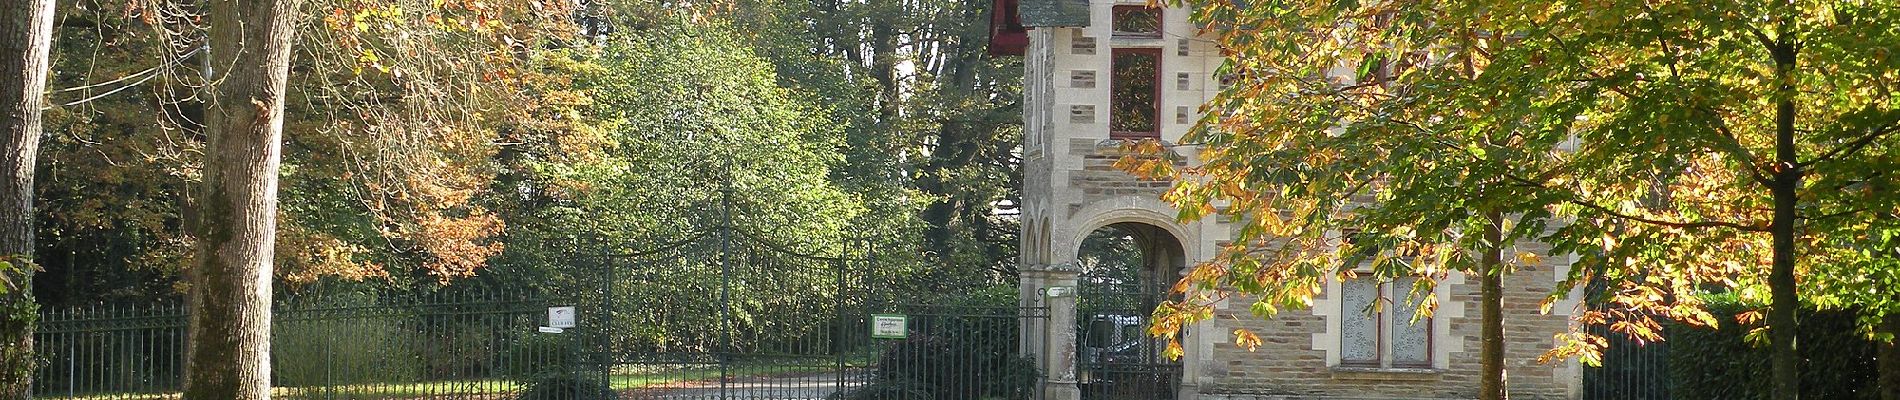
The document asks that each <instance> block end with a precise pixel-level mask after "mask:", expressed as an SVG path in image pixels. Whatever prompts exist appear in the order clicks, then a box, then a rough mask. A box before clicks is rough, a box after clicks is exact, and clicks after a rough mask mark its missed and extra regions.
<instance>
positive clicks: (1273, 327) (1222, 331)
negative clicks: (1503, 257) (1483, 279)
mask: <svg viewBox="0 0 1900 400" xmlns="http://www.w3.org/2000/svg"><path fill="white" fill-rule="evenodd" d="M1520 250H1523V251H1530V252H1534V253H1538V254H1543V253H1544V252H1546V251H1547V250H1548V246H1544V245H1541V244H1537V245H1530V246H1524V247H1522V248H1520ZM1562 262H1565V261H1564V260H1562V259H1550V258H1546V259H1544V260H1543V261H1542V262H1541V263H1542V264H1541V265H1535V266H1527V267H1520V268H1519V269H1518V270H1517V271H1516V272H1515V273H1513V274H1512V275H1509V276H1507V277H1506V278H1505V282H1504V284H1505V297H1504V310H1505V317H1504V324H1505V332H1504V334H1505V340H1506V344H1505V353H1506V357H1505V359H1506V366H1505V368H1506V374H1507V383H1508V385H1509V389H1510V395H1511V397H1512V398H1514V399H1564V398H1569V397H1570V394H1571V393H1570V390H1571V387H1572V383H1573V381H1574V379H1575V378H1574V376H1575V375H1576V374H1573V373H1571V370H1570V368H1571V365H1572V363H1569V362H1558V363H1553V364H1539V363H1538V362H1537V361H1536V359H1537V356H1538V355H1541V354H1543V352H1544V351H1546V350H1548V349H1550V348H1551V346H1552V345H1553V344H1554V339H1553V338H1552V335H1554V334H1556V333H1559V332H1563V331H1564V330H1565V329H1566V327H1567V326H1568V324H1569V322H1568V319H1567V318H1568V316H1567V315H1556V314H1558V313H1563V312H1565V311H1566V310H1565V309H1564V308H1563V307H1556V308H1554V309H1553V310H1552V311H1553V315H1542V314H1540V313H1539V311H1538V308H1539V304H1540V302H1542V301H1543V299H1544V297H1545V295H1546V294H1547V293H1548V292H1549V290H1550V289H1551V288H1552V287H1553V286H1554V285H1555V282H1556V281H1557V278H1558V276H1557V275H1556V274H1558V273H1560V271H1559V270H1560V268H1561V267H1560V266H1559V265H1556V264H1557V263H1562ZM1478 291H1479V286H1478V280H1477V279H1475V278H1474V279H1466V280H1465V282H1463V283H1459V284H1452V285H1449V287H1447V288H1445V290H1444V292H1441V293H1442V294H1444V295H1448V296H1449V298H1448V299H1446V298H1441V299H1440V301H1441V302H1445V303H1448V301H1460V302H1462V304H1460V306H1462V307H1463V309H1464V310H1463V311H1464V312H1463V316H1461V317H1452V319H1451V320H1450V324H1449V325H1450V329H1449V332H1448V333H1435V334H1434V340H1435V341H1437V343H1435V344H1434V345H1435V346H1442V345H1445V344H1446V343H1444V341H1445V340H1457V341H1461V344H1462V349H1460V350H1459V351H1454V352H1451V353H1450V357H1449V359H1448V360H1445V361H1446V362H1445V363H1443V364H1441V365H1443V366H1444V368H1443V369H1431V370H1366V369H1346V368H1335V367H1331V366H1328V365H1327V361H1326V360H1327V355H1326V352H1325V351H1324V350H1315V349H1314V343H1313V342H1314V335H1315V334H1321V333H1323V332H1326V329H1327V328H1326V326H1327V323H1326V317H1324V316H1321V315H1315V314H1314V313H1313V312H1312V311H1310V310H1298V311H1286V312H1282V313H1281V314H1280V315H1279V316H1277V317H1276V318H1274V319H1272V320H1261V319H1260V318H1258V317H1255V316H1252V315H1250V314H1247V312H1246V307H1247V306H1248V304H1250V300H1248V299H1234V300H1232V301H1231V302H1230V303H1229V304H1228V307H1225V308H1223V309H1222V310H1221V311H1222V313H1221V315H1220V316H1219V317H1217V318H1216V319H1215V320H1213V321H1210V322H1205V323H1207V324H1213V325H1214V326H1213V327H1212V328H1213V329H1206V330H1202V331H1201V332H1208V333H1209V334H1217V335H1229V334H1231V332H1232V331H1233V329H1234V328H1246V329H1250V330H1252V331H1253V332H1255V333H1256V334H1258V335H1259V336H1260V338H1261V339H1262V341H1263V342H1264V344H1263V345H1262V346H1261V347H1260V348H1259V349H1258V350H1257V351H1252V352H1249V351H1247V350H1246V349H1243V348H1239V347H1236V346H1234V345H1233V344H1232V343H1231V338H1226V337H1223V338H1220V339H1217V340H1216V341H1218V342H1219V343H1216V344H1214V349H1213V352H1214V354H1213V357H1212V358H1213V362H1212V363H1211V365H1207V366H1205V367H1204V368H1206V369H1205V372H1207V373H1208V376H1209V379H1208V380H1207V381H1205V382H1207V383H1208V385H1205V386H1203V387H1202V388H1201V390H1200V392H1201V393H1203V394H1204V395H1203V396H1202V397H1200V398H1201V399H1206V400H1270V399H1271V400H1282V399H1284V400H1294V399H1425V398H1444V399H1469V398H1474V397H1476V395H1477V387H1478V381H1479V379H1478V351H1479V348H1480V347H1481V346H1480V343H1479V337H1478V335H1479V327H1480V324H1481V321H1480V319H1479V315H1480V310H1479V304H1478ZM1326 301H1333V302H1334V303H1333V304H1337V301H1338V300H1334V299H1330V298H1325V297H1324V296H1322V298H1321V299H1319V300H1317V301H1316V303H1321V304H1324V303H1323V302H1326ZM1335 307H1336V306H1335ZM1447 314H1448V313H1447V312H1446V310H1443V309H1441V310H1439V312H1438V315H1439V316H1441V317H1443V316H1445V315H1447Z"/></svg>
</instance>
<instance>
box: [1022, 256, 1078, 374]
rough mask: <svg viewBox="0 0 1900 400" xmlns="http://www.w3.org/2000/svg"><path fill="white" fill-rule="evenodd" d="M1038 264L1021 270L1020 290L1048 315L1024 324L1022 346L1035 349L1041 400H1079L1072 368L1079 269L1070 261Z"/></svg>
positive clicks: (1074, 371) (1031, 302)
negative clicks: (1040, 385)
mask: <svg viewBox="0 0 1900 400" xmlns="http://www.w3.org/2000/svg"><path fill="white" fill-rule="evenodd" d="M1039 267H1040V268H1036V269H1033V270H1024V271H1022V275H1021V276H1022V287H1023V293H1024V294H1025V295H1027V296H1034V299H1024V300H1025V301H1024V303H1025V304H1027V305H1033V306H1036V307H1048V309H1049V318H1048V319H1047V320H1046V321H1044V322H1041V323H1033V324H1025V329H1024V330H1025V332H1024V333H1025V335H1024V344H1025V346H1024V348H1025V349H1029V348H1035V349H1036V351H1035V353H1036V355H1037V356H1038V357H1037V358H1036V365H1037V366H1038V367H1040V368H1041V369H1042V372H1043V376H1044V379H1043V388H1042V397H1041V398H1042V399H1043V400H1078V399H1081V398H1082V390H1081V388H1080V387H1079V386H1078V385H1077V382H1076V370H1075V367H1076V359H1075V357H1076V347H1075V344H1076V342H1075V341H1076V337H1075V329H1076V328H1075V327H1076V325H1075V317H1076V315H1075V305H1076V304H1075V303H1076V292H1075V290H1076V280H1077V278H1078V277H1079V276H1080V275H1081V268H1078V267H1077V266H1076V265H1075V263H1072V262H1070V263H1062V264H1055V265H1043V266H1039ZM1032 287H1033V288H1032ZM1030 325H1035V326H1033V327H1032V326H1030Z"/></svg>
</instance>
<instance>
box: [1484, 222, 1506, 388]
mask: <svg viewBox="0 0 1900 400" xmlns="http://www.w3.org/2000/svg"><path fill="white" fill-rule="evenodd" d="M1485 218H1487V219H1489V220H1490V221H1489V222H1488V223H1487V224H1485V226H1484V246H1485V248H1484V256H1483V258H1482V259H1481V260H1480V261H1479V264H1478V272H1479V273H1480V275H1481V277H1480V278H1479V281H1480V286H1481V288H1480V289H1479V298H1480V299H1481V300H1479V302H1480V303H1481V304H1482V305H1481V306H1480V308H1481V310H1482V311H1481V312H1482V314H1481V315H1480V317H1481V318H1483V319H1484V323H1483V326H1482V327H1481V328H1480V329H1481V330H1480V332H1479V341H1480V342H1481V344H1480V348H1479V350H1478V369H1479V373H1478V376H1479V378H1478V379H1479V380H1478V399H1480V400H1504V398H1505V389H1504V246H1503V244H1502V242H1503V241H1504V232H1503V231H1504V229H1503V225H1504V216H1503V215H1502V214H1500V213H1498V212H1496V211H1492V212H1489V213H1487V214H1486V215H1485Z"/></svg>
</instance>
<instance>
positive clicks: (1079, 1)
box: [1019, 0, 1089, 27]
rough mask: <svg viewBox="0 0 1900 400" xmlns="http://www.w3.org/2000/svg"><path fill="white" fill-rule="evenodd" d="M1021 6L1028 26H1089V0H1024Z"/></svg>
mask: <svg viewBox="0 0 1900 400" xmlns="http://www.w3.org/2000/svg"><path fill="white" fill-rule="evenodd" d="M1021 7H1022V8H1021V10H1019V12H1020V14H1019V15H1022V18H1023V26H1026V27H1084V26H1089V1H1088V0H1022V3H1021Z"/></svg>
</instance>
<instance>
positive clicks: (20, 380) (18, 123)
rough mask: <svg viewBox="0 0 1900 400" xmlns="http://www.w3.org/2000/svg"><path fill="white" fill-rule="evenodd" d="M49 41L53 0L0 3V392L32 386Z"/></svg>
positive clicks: (12, 393)
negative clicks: (36, 205) (36, 228)
mask: <svg viewBox="0 0 1900 400" xmlns="http://www.w3.org/2000/svg"><path fill="white" fill-rule="evenodd" d="M52 40H53V1H52V0H18V1H10V2H7V4H6V5H4V6H0V168H5V169H6V182H5V183H0V398H9V399H21V398H27V397H28V396H29V394H30V391H31V390H32V388H33V370H34V367H35V366H36V363H35V360H34V358H33V325H34V320H35V319H37V318H38V316H39V311H38V307H37V306H36V305H35V303H34V301H33V289H32V288H33V272H34V270H35V269H37V268H38V267H37V266H35V265H34V264H33V262H32V257H31V255H32V254H33V217H34V213H33V168H34V166H35V165H34V164H35V162H34V161H35V159H37V158H38V155H39V151H40V133H41V132H42V128H41V126H40V117H41V110H42V109H43V108H44V107H45V94H46V75H47V73H48V64H49V62H48V58H49V54H50V51H51V48H52Z"/></svg>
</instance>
